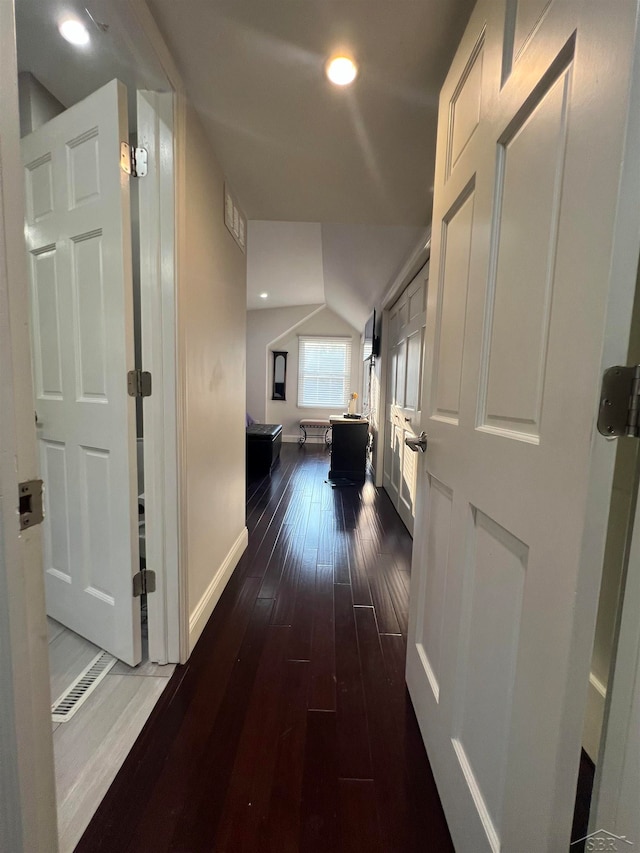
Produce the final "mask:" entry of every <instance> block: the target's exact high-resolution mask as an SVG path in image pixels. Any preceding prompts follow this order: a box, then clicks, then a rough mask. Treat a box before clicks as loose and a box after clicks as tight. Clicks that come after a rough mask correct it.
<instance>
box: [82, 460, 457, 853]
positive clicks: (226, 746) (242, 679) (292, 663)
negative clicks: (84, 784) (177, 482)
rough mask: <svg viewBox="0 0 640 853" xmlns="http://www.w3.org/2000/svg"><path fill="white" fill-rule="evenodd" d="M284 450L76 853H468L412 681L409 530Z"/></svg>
mask: <svg viewBox="0 0 640 853" xmlns="http://www.w3.org/2000/svg"><path fill="white" fill-rule="evenodd" d="M328 468H329V455H328V452H327V451H326V450H325V448H324V447H322V446H320V445H316V446H314V445H306V446H305V447H298V446H297V445H290V444H289V445H284V446H283V449H282V458H281V461H280V464H279V466H278V467H277V468H276V469H275V470H274V472H273V473H272V475H271V476H270V477H267V478H265V479H263V480H259V481H257V482H254V483H251V484H250V485H249V487H248V490H247V526H248V528H249V546H248V548H247V551H246V552H245V554H244V556H243V558H242V560H241V562H240V564H239V565H238V567H237V569H236V571H235V572H234V574H233V576H232V578H231V580H230V581H229V584H228V586H227V588H226V590H225V592H224V594H223V596H222V597H221V599H220V601H219V603H218V606H217V607H216V610H215V612H214V614H213V616H212V617H211V619H210V620H209V623H208V625H207V626H206V628H205V631H204V633H203V635H202V637H201V638H200V641H199V642H198V645H197V646H196V649H195V650H194V652H193V654H192V656H191V658H190V660H189V662H188V663H187V664H186V665H185V666H183V667H178V668H177V669H176V672H175V674H174V675H173V677H172V679H171V681H170V684H169V686H168V688H167V690H166V691H165V692H164V694H163V695H162V697H161V698H160V700H159V702H158V704H157V705H156V707H155V709H154V711H153V713H152V715H151V717H150V719H149V721H148V722H147V724H146V726H145V728H144V730H143V731H142V733H141V735H140V737H139V738H138V740H137V742H136V744H135V746H134V748H133V750H132V751H131V753H130V754H129V756H128V758H127V760H126V761H125V763H124V765H123V767H122V769H121V771H120V773H119V774H118V776H117V778H116V780H115V781H114V783H113V784H112V786H111V788H110V790H109V792H108V794H107V796H106V798H105V799H104V801H103V803H102V805H101V806H100V808H99V809H98V811H97V813H96V815H95V817H94V819H93V820H92V822H91V824H90V825H89V827H88V828H87V831H86V832H85V834H84V836H83V838H82V840H81V841H80V843H79V845H78V847H77V850H78V851H80V853H84V851H91V853H94V851H117V853H125V851H130V853H134V851H135V853H144V851H153V853H161V851H181V853H187V851H193V853H195V851H229V853H231V851H246V853H268V852H269V853H270V851H273V853H316V851H317V853H330V852H331V851H340V853H360V851H363V853H364V851H367V853H391V851H397V852H398V853H411V851H416V853H417V851H420V853H425V851H437V853H444V851H448V850H452V849H453V847H452V844H451V840H450V837H449V833H448V830H447V825H446V822H445V818H444V815H443V812H442V808H441V805H440V801H439V799H438V794H437V791H436V787H435V783H434V780H433V776H432V774H431V769H430V767H429V762H428V760H427V756H426V754H425V751H424V747H423V744H422V740H421V737H420V734H419V731H418V726H417V722H416V719H415V715H414V712H413V708H412V707H411V702H410V700H409V698H408V695H407V692H406V687H405V683H404V658H405V652H406V631H407V613H408V589H409V572H410V566H411V539H410V537H409V535H408V534H407V532H406V530H405V528H404V527H403V525H402V522H401V521H400V519H399V518H398V516H397V515H396V513H395V511H394V510H393V507H392V506H391V503H390V502H389V500H388V498H387V497H386V495H385V494H384V493H383V492H382V491H380V492H379V491H378V490H376V489H375V488H374V487H373V485H372V484H371V483H370V482H367V483H365V484H364V485H363V486H362V487H344V488H339V489H332V488H331V487H330V486H329V485H327V484H326V483H325V479H326V476H327V474H328Z"/></svg>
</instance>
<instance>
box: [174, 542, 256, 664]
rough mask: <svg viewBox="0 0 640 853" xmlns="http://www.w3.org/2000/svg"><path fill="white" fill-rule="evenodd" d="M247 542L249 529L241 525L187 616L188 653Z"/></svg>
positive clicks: (200, 632)
mask: <svg viewBox="0 0 640 853" xmlns="http://www.w3.org/2000/svg"><path fill="white" fill-rule="evenodd" d="M248 544H249V531H248V530H247V528H246V527H243V528H242V531H241V533H240V535H239V536H238V538H237V539H236V541H235V542H234V543H233V545H232V546H231V550H230V551H229V553H228V554H227V556H226V557H225V558H224V560H223V561H222V564H221V565H220V567H219V568H218V570H217V572H216V573H215V575H214V576H213V578H212V579H211V583H210V584H209V586H208V587H207V588H206V590H205V592H204V595H203V596H202V598H201V599H200V601H199V602H198V603H197V605H196V607H195V609H194V611H193V613H192V614H191V616H190V617H189V654H191V652H192V651H193V649H194V647H195V644H196V643H197V642H198V639H199V637H200V634H202V631H203V630H204V626H205V625H206V624H207V622H208V620H209V617H210V616H211V614H212V613H213V610H214V608H215V606H216V604H217V603H218V601H219V599H220V596H221V595H222V593H223V592H224V588H225V587H226V585H227V582H228V580H229V578H230V577H231V575H232V573H233V570H234V569H235V567H236V566H237V565H238V562H239V561H240V557H242V555H243V554H244V552H245V550H246V548H247V545H248Z"/></svg>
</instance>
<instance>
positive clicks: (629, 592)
mask: <svg viewBox="0 0 640 853" xmlns="http://www.w3.org/2000/svg"><path fill="white" fill-rule="evenodd" d="M637 498H638V488H637V484H636V489H635V500H636V501H637ZM639 608H640V502H637V503H636V509H635V513H634V519H633V527H632V530H631V538H630V543H629V559H628V565H627V568H626V580H625V582H624V584H623V592H622V596H621V601H620V605H619V617H618V621H619V625H618V629H617V630H618V637H617V642H616V643H615V646H614V651H613V655H614V659H613V663H612V667H611V675H610V677H609V684H608V686H607V704H606V711H605V721H604V725H603V730H602V737H601V740H600V750H599V754H598V761H597V765H596V777H595V783H594V788H593V796H592V808H591V814H590V817H589V830H590V832H595V831H597V830H599V829H604V830H607V831H609V832H612V833H615V834H616V835H624V836H626V837H627V838H628V839H629V840H630V841H632V842H633V843H634V844H638V842H640V817H639V816H638V807H637V802H638V787H637V786H638V778H639V776H640V773H639V767H640V622H639V621H638V610H639Z"/></svg>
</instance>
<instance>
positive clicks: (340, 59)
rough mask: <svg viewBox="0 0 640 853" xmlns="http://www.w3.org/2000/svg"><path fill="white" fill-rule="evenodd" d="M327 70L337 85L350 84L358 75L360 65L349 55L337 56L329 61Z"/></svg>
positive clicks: (329, 76) (328, 75)
mask: <svg viewBox="0 0 640 853" xmlns="http://www.w3.org/2000/svg"><path fill="white" fill-rule="evenodd" d="M325 72H326V75H327V77H328V78H329V80H330V81H331V82H332V83H333V84H334V85H335V86H348V85H349V84H350V83H353V81H354V80H355V79H356V77H357V76H358V66H357V65H356V63H355V62H354V61H353V59H349V57H348V56H335V57H334V58H333V59H330V60H329V61H328V62H327V65H326V68H325Z"/></svg>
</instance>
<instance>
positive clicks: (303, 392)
mask: <svg viewBox="0 0 640 853" xmlns="http://www.w3.org/2000/svg"><path fill="white" fill-rule="evenodd" d="M298 344H299V347H298V406H300V407H303V408H314V409H344V408H345V407H346V406H347V403H348V400H349V395H350V393H351V388H350V385H351V338H324V337H322V338H320V337H317V338H316V337H305V336H303V335H300V337H299V338H298Z"/></svg>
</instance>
